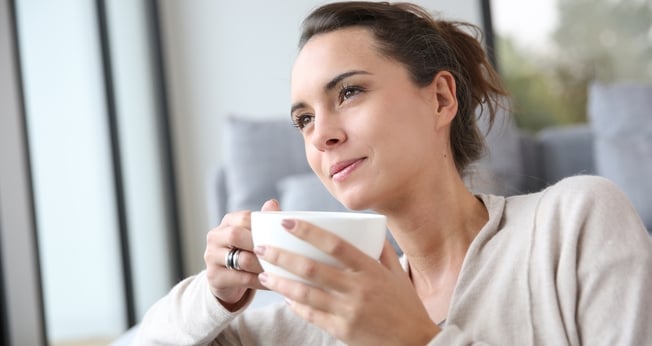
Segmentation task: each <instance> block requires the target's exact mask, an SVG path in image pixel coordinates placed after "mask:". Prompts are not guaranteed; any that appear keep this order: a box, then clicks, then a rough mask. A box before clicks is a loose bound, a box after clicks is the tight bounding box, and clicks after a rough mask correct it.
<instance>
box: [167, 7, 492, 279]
mask: <svg viewBox="0 0 652 346" xmlns="http://www.w3.org/2000/svg"><path fill="white" fill-rule="evenodd" d="M415 2H416V3H418V4H420V5H423V6H425V7H426V8H428V9H430V10H433V11H439V12H441V15H442V16H443V17H446V18H454V19H461V20H465V21H470V22H472V23H476V24H478V25H481V18H482V16H481V13H480V2H479V1H478V0H421V1H415ZM322 3H324V1H316V0H287V1H267V0H251V1H215V0H187V1H176V0H165V1H162V2H161V12H162V23H163V27H164V29H163V38H164V49H165V54H164V56H165V60H166V69H167V72H166V73H167V78H168V80H167V82H168V83H169V95H168V97H169V98H170V99H169V102H170V103H171V108H170V109H171V115H172V118H173V120H172V126H173V127H174V129H173V136H174V141H175V143H174V144H175V146H176V148H175V153H174V154H175V159H176V166H177V168H176V169H177V179H179V181H178V186H179V194H178V195H179V198H180V199H181V200H180V202H181V203H180V205H181V223H182V231H183V239H184V253H185V254H186V259H185V260H186V267H185V270H186V273H187V274H190V273H194V272H196V271H198V270H200V269H201V268H203V260H202V255H203V252H204V245H205V243H204V242H205V234H206V232H207V231H208V230H209V229H210V227H213V226H215V225H212V224H211V221H210V220H211V216H210V215H209V211H208V210H207V203H206V201H207V198H208V197H207V193H209V191H211V189H212V186H210V185H209V183H210V179H211V178H212V174H213V173H214V172H215V168H216V167H217V166H218V165H219V164H220V162H221V161H220V159H221V154H220V147H221V138H220V127H221V124H222V121H223V119H224V118H226V117H227V116H228V115H229V114H241V115H247V116H251V117H256V118H269V117H288V112H289V75H290V70H291V66H292V62H293V60H294V57H295V55H296V53H297V48H296V44H297V39H298V36H299V26H300V23H301V20H302V19H303V18H304V17H305V16H306V15H307V14H308V13H309V12H310V10H311V9H313V8H314V7H316V6H318V5H320V4H322Z"/></svg>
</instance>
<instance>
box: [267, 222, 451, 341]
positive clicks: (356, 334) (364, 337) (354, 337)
mask: <svg viewBox="0 0 652 346" xmlns="http://www.w3.org/2000/svg"><path fill="white" fill-rule="evenodd" d="M283 225H284V227H285V228H286V229H287V230H288V232H290V233H292V234H294V235H295V236H296V237H298V238H300V239H303V240H305V241H307V242H309V243H311V244H312V245H314V246H315V247H317V248H319V249H320V250H322V251H324V252H325V253H327V254H329V255H331V256H332V257H334V258H336V259H337V260H338V261H340V263H342V265H343V268H337V267H333V266H330V265H326V264H323V263H319V262H316V261H313V260H311V259H308V258H306V257H303V256H299V255H296V254H293V253H291V252H288V251H284V250H281V249H278V248H274V247H270V246H265V247H256V249H255V251H256V253H257V254H258V255H259V256H261V258H262V259H264V260H265V261H268V262H270V263H272V264H275V265H278V266H280V267H283V268H285V269H287V270H288V271H290V272H292V273H294V274H297V275H299V276H301V277H303V278H306V279H307V280H308V281H310V282H313V283H314V286H311V285H306V284H303V283H301V282H298V281H294V280H290V279H285V278H282V277H279V276H275V275H272V274H269V273H263V274H260V276H259V278H260V281H261V282H262V284H263V285H265V286H266V287H267V288H269V289H271V290H273V291H276V292H278V293H280V294H282V295H283V296H285V297H286V298H287V300H288V304H289V305H290V307H291V309H292V310H293V311H294V312H295V313H296V314H298V315H299V316H301V317H302V318H304V319H305V320H307V321H309V322H311V323H313V324H315V325H317V326H319V327H320V328H322V329H324V330H326V331H327V332H329V333H330V334H331V335H333V336H335V337H336V338H338V339H339V340H341V341H344V342H345V343H347V344H351V345H383V344H390V345H425V344H427V343H428V342H429V341H430V340H431V339H432V338H433V337H434V336H435V335H437V333H439V331H440V329H439V327H437V325H436V324H435V323H434V322H432V321H431V320H430V317H429V316H428V313H427V311H426V309H425V307H424V306H423V304H422V302H421V300H420V299H419V297H418V296H417V294H416V291H415V290H414V287H413V286H412V283H411V282H410V279H409V277H408V275H407V274H406V273H405V271H404V270H403V268H402V267H401V265H400V263H399V261H398V257H397V256H396V253H395V252H394V248H393V247H392V246H391V245H390V243H389V242H387V241H386V242H385V246H384V248H383V251H382V253H381V255H380V263H379V262H378V261H376V260H374V259H373V258H371V257H369V256H367V255H365V254H364V253H363V252H361V251H360V250H358V249H357V248H355V247H354V246H353V245H351V244H349V243H347V242H346V241H344V240H343V239H341V238H339V237H337V236H335V235H333V234H332V233H329V232H326V231H324V230H323V229H321V228H319V227H317V226H314V225H312V224H310V223H308V222H304V221H300V220H285V221H284V223H283Z"/></svg>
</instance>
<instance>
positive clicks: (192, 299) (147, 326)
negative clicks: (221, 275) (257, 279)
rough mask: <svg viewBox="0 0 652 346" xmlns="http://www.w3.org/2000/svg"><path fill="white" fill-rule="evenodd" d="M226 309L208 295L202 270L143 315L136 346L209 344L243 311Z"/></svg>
mask: <svg viewBox="0 0 652 346" xmlns="http://www.w3.org/2000/svg"><path fill="white" fill-rule="evenodd" d="M253 296H254V294H249V296H248V297H247V298H246V299H247V300H248V302H247V304H245V306H243V307H242V308H241V309H240V310H238V311H236V312H233V313H232V312H230V311H228V310H226V309H225V308H224V307H223V306H222V305H221V304H220V303H219V302H218V301H217V299H216V298H215V297H214V296H213V294H212V293H211V292H210V289H209V286H208V281H207V279H206V273H205V272H204V271H202V272H201V273H199V274H197V275H196V276H191V277H189V278H187V279H185V280H183V281H181V282H179V283H178V284H177V285H176V286H174V288H172V290H171V291H170V292H169V293H168V294H167V295H166V296H165V297H163V298H161V299H160V300H159V301H158V302H156V303H155V304H154V305H153V306H152V307H151V308H150V309H149V310H148V311H147V313H146V314H145V317H144V318H143V321H142V322H141V323H140V325H139V327H138V333H137V335H136V344H137V345H209V344H211V343H213V341H214V340H215V339H216V338H217V336H218V335H219V334H220V333H221V332H222V331H223V330H224V329H225V328H227V326H228V325H229V323H230V322H231V321H232V320H233V319H234V318H235V317H236V316H238V315H239V314H240V313H242V311H244V310H245V309H246V308H247V306H248V305H249V303H250V302H251V300H252V299H253Z"/></svg>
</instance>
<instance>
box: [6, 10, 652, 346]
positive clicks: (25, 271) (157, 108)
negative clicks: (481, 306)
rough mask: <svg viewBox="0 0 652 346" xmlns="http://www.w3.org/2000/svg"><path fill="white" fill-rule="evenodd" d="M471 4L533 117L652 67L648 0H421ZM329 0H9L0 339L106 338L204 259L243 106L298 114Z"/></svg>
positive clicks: (265, 113) (461, 14) (85, 341)
mask: <svg viewBox="0 0 652 346" xmlns="http://www.w3.org/2000/svg"><path fill="white" fill-rule="evenodd" d="M415 2H416V3H418V4H420V5H423V6H425V7H426V8H428V9H430V10H432V11H437V12H439V15H440V16H442V17H444V18H449V19H459V20H463V21H469V22H472V23H474V24H476V25H478V26H479V27H480V28H482V29H483V30H484V32H485V36H484V38H485V40H484V43H485V45H486V47H487V49H488V52H489V53H490V55H491V57H492V59H494V63H495V64H496V66H497V68H498V70H499V72H500V73H501V75H502V76H503V78H504V79H505V80H506V82H507V85H508V87H509V89H510V91H511V92H512V94H513V107H514V108H513V112H514V119H515V120H516V123H517V124H518V126H519V127H520V128H521V129H523V130H526V131H531V132H537V131H540V130H541V129H543V128H546V127H549V126H555V125H560V124H576V123H583V122H586V102H587V85H588V84H589V83H590V82H591V81H594V80H600V81H605V82H609V81H615V80H623V79H627V80H637V81H651V80H652V3H650V2H649V0H541V1H537V2H524V1H518V0H420V1H415ZM322 3H324V1H317V0H309V1H308V0H286V1H274V2H271V1H264V0H251V1H240V2H237V1H222V0H187V1H175V0H158V1H157V0H111V1H106V0H96V1H90V0H59V1H45V0H0V155H1V156H0V250H1V251H0V255H1V256H0V274H1V275H0V297H1V298H2V299H0V314H1V315H0V316H1V318H2V323H1V324H0V333H1V334H0V343H2V344H4V345H46V344H48V345H61V346H63V345H105V344H109V343H111V342H112V341H113V340H115V339H116V338H118V337H119V336H120V335H122V334H123V333H125V332H126V331H127V330H128V329H129V328H131V327H132V326H134V325H135V324H137V323H138V321H140V319H141V318H142V317H143V315H144V313H145V311H146V310H147V308H148V307H149V306H150V305H151V304H152V303H154V302H155V301H156V300H157V299H158V298H160V297H161V296H162V295H164V294H165V293H166V292H167V291H168V290H169V289H170V288H171V287H172V286H173V285H174V284H175V283H176V282H178V281H179V280H180V279H181V278H183V277H186V276H188V275H192V274H194V273H196V272H198V271H200V270H201V269H202V267H203V259H202V256H203V250H204V241H205V234H206V232H207V231H208V230H209V229H210V228H211V227H213V226H215V225H216V223H217V222H218V221H219V220H216V216H215V213H214V212H213V211H212V210H210V209H209V205H210V203H207V200H208V199H209V196H210V194H211V193H212V192H213V191H212V190H211V189H212V185H211V184H212V179H213V178H214V174H215V171H216V169H217V167H218V166H219V165H220V163H221V161H222V155H221V148H222V141H221V135H220V134H221V128H222V126H223V122H224V120H225V119H226V118H227V117H229V116H231V115H241V116H247V117H251V118H261V119H263V118H264V119H268V118H283V119H288V124H289V116H288V111H289V74H290V69H291V66H292V62H293V59H294V57H295V55H296V53H297V48H296V42H297V38H298V34H299V25H300V22H301V20H302V18H303V17H304V16H305V15H306V14H308V13H309V12H310V10H311V9H313V8H314V7H316V6H318V5H320V4H322Z"/></svg>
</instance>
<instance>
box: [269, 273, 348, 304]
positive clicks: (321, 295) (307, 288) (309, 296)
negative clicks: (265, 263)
mask: <svg viewBox="0 0 652 346" xmlns="http://www.w3.org/2000/svg"><path fill="white" fill-rule="evenodd" d="M258 278H259V281H260V282H261V283H262V284H263V286H265V287H266V288H267V289H270V290H272V291H274V292H277V293H279V294H281V295H282V296H284V297H285V298H286V299H289V300H292V301H295V302H298V303H301V304H305V305H309V306H311V307H312V308H314V309H318V310H322V311H328V312H330V311H333V310H332V309H334V308H335V305H336V303H337V302H334V301H333V295H331V294H329V293H327V292H325V291H324V290H323V289H321V288H319V287H316V286H312V285H308V284H305V283H303V282H300V281H296V280H292V279H286V278H284V277H281V276H278V275H274V274H269V273H262V274H260V275H259V276H258Z"/></svg>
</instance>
